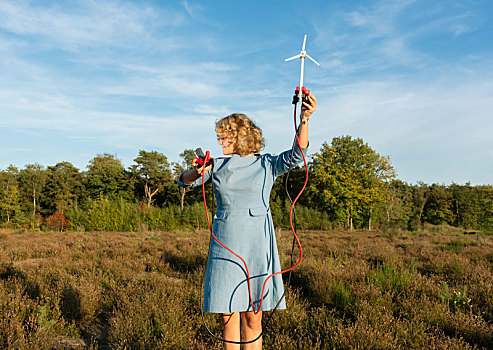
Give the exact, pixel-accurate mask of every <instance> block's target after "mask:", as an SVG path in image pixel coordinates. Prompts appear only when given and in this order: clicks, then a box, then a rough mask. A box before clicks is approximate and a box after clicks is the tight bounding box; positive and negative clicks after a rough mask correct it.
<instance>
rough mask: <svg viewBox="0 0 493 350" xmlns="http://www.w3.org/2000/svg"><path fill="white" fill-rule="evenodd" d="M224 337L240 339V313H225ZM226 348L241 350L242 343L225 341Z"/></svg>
mask: <svg viewBox="0 0 493 350" xmlns="http://www.w3.org/2000/svg"><path fill="white" fill-rule="evenodd" d="M222 320H223V327H224V328H223V339H225V340H231V341H238V342H239V341H240V340H241V339H240V313H239V312H233V313H231V314H223V315H222ZM224 349H226V350H239V349H240V344H231V343H226V342H224Z"/></svg>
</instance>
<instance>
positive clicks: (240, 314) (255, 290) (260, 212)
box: [179, 95, 317, 349]
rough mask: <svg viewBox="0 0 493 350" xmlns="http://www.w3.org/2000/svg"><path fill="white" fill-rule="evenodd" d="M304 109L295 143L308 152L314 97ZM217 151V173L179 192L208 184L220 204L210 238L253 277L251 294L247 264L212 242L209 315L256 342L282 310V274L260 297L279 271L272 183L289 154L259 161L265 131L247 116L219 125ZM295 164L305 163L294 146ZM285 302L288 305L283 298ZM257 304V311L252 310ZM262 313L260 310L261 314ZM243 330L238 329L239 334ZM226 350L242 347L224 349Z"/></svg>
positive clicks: (189, 181) (232, 336)
mask: <svg viewBox="0 0 493 350" xmlns="http://www.w3.org/2000/svg"><path fill="white" fill-rule="evenodd" d="M308 101H309V103H307V102H304V103H303V106H302V114H301V121H300V127H299V129H298V136H299V141H300V145H301V147H302V148H303V149H304V151H305V150H306V148H307V147H308V119H309V117H310V115H311V114H312V113H313V112H314V111H315V109H316V108H317V102H316V99H315V97H314V96H313V95H309V97H308ZM216 133H217V139H218V142H219V145H220V146H221V147H222V150H223V154H224V155H230V157H219V158H216V159H215V160H214V165H213V166H210V165H209V166H207V167H205V166H198V165H197V164H196V163H193V166H194V167H195V168H193V169H191V170H187V171H185V172H183V173H182V174H181V176H180V179H179V184H180V186H183V187H193V186H200V185H202V173H204V180H205V181H206V183H208V182H211V181H212V183H213V186H214V192H215V196H216V201H217V212H216V215H215V221H214V227H213V232H214V234H215V235H216V237H217V239H218V240H219V241H221V242H222V243H223V244H225V245H226V246H227V247H228V248H230V249H231V250H233V251H234V252H235V253H236V254H238V255H240V256H241V257H242V258H243V259H244V260H245V261H246V264H247V267H248V270H249V273H250V287H251V295H252V299H253V300H250V293H249V288H248V278H247V273H246V269H245V266H244V264H243V262H242V261H241V260H240V259H238V258H237V257H236V256H234V255H233V254H232V253H231V252H229V251H227V250H226V249H225V248H224V247H222V246H221V245H220V244H219V243H217V242H216V241H215V240H214V239H212V240H211V245H210V249H209V261H208V263H207V270H206V277H205V286H204V311H205V312H212V313H220V314H222V320H223V325H224V329H223V337H224V339H226V340H229V341H235V342H239V341H240V339H241V332H240V329H241V328H242V329H243V341H249V340H253V339H255V338H256V337H258V336H259V334H260V333H261V332H262V311H267V310H272V309H274V308H275V307H276V304H277V303H278V302H279V301H280V303H279V306H278V307H277V309H285V308H286V303H285V301H284V300H281V298H282V295H283V292H284V288H283V283H282V277H281V275H276V276H274V277H272V278H270V279H269V280H268V282H267V284H266V286H265V290H264V294H263V296H262V297H261V293H262V287H263V284H264V281H265V280H266V278H267V277H268V276H269V275H271V274H273V273H276V272H279V271H281V266H280V263H279V255H278V252H277V244H276V238H275V233H274V226H273V224H272V217H271V213H270V210H269V197H270V191H271V188H272V185H273V183H274V181H275V179H276V178H277V177H278V176H279V175H281V174H283V173H285V172H286V171H288V169H289V164H290V159H291V150H288V151H285V152H283V153H281V154H280V155H277V156H273V155H270V154H263V155H260V154H259V153H258V152H259V151H260V149H261V148H263V146H264V139H263V138H262V131H261V130H260V128H258V127H257V126H256V125H255V123H254V122H253V121H252V120H251V119H250V118H248V117H247V116H246V115H244V114H231V115H230V116H227V117H225V118H223V119H221V120H219V121H218V122H217V123H216ZM292 158H293V160H292V162H293V165H294V164H296V163H299V162H301V161H302V160H303V158H302V155H301V151H300V149H299V147H298V145H297V144H296V146H295V149H294V153H293V157H292ZM283 299H284V298H283ZM252 303H253V305H254V310H253V309H252V306H251V304H252ZM260 304H261V308H260V311H259V307H260ZM240 325H241V328H240ZM224 348H225V349H239V348H240V345H238V344H232V343H227V342H225V344H224ZM261 348H262V339H261V338H259V340H257V341H255V342H253V343H250V344H245V346H244V349H261Z"/></svg>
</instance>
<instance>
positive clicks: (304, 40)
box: [301, 34, 306, 51]
mask: <svg viewBox="0 0 493 350" xmlns="http://www.w3.org/2000/svg"><path fill="white" fill-rule="evenodd" d="M305 44H306V34H305V37H304V38H303V48H302V49H301V51H305Z"/></svg>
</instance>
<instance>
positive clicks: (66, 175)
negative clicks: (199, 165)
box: [43, 162, 85, 214]
mask: <svg viewBox="0 0 493 350" xmlns="http://www.w3.org/2000/svg"><path fill="white" fill-rule="evenodd" d="M46 172H47V183H46V186H45V187H44V190H43V194H44V196H43V202H44V203H43V204H44V205H43V207H44V210H45V212H46V213H45V214H53V213H54V212H55V211H58V212H60V213H62V214H64V212H65V211H66V210H67V209H69V208H71V207H72V206H73V205H74V204H75V203H77V201H78V200H79V199H80V198H82V197H83V195H84V190H85V188H84V186H83V177H82V174H81V173H80V172H79V169H77V168H76V167H75V166H73V165H72V164H71V163H70V162H60V163H57V164H56V165H54V166H49V167H48V168H47V171H46Z"/></svg>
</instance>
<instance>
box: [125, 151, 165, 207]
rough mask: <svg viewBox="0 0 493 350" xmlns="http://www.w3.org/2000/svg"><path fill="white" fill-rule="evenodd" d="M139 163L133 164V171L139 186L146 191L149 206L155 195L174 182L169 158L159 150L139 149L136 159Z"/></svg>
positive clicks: (145, 195)
mask: <svg viewBox="0 0 493 350" xmlns="http://www.w3.org/2000/svg"><path fill="white" fill-rule="evenodd" d="M134 162H135V163H137V164H135V165H132V166H131V168H130V169H131V172H132V174H133V176H134V177H135V179H136V181H137V184H138V185H139V188H141V189H142V190H143V192H144V197H145V198H146V200H147V207H148V208H149V207H150V206H151V205H152V203H153V202H154V197H155V196H156V194H157V193H158V192H159V191H160V190H162V189H163V188H165V187H166V188H168V187H169V186H171V185H172V184H173V180H172V177H171V169H170V164H169V163H168V158H167V157H166V156H165V155H164V154H162V153H159V152H157V151H151V152H147V151H144V150H140V151H139V156H138V157H137V158H135V159H134Z"/></svg>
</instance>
